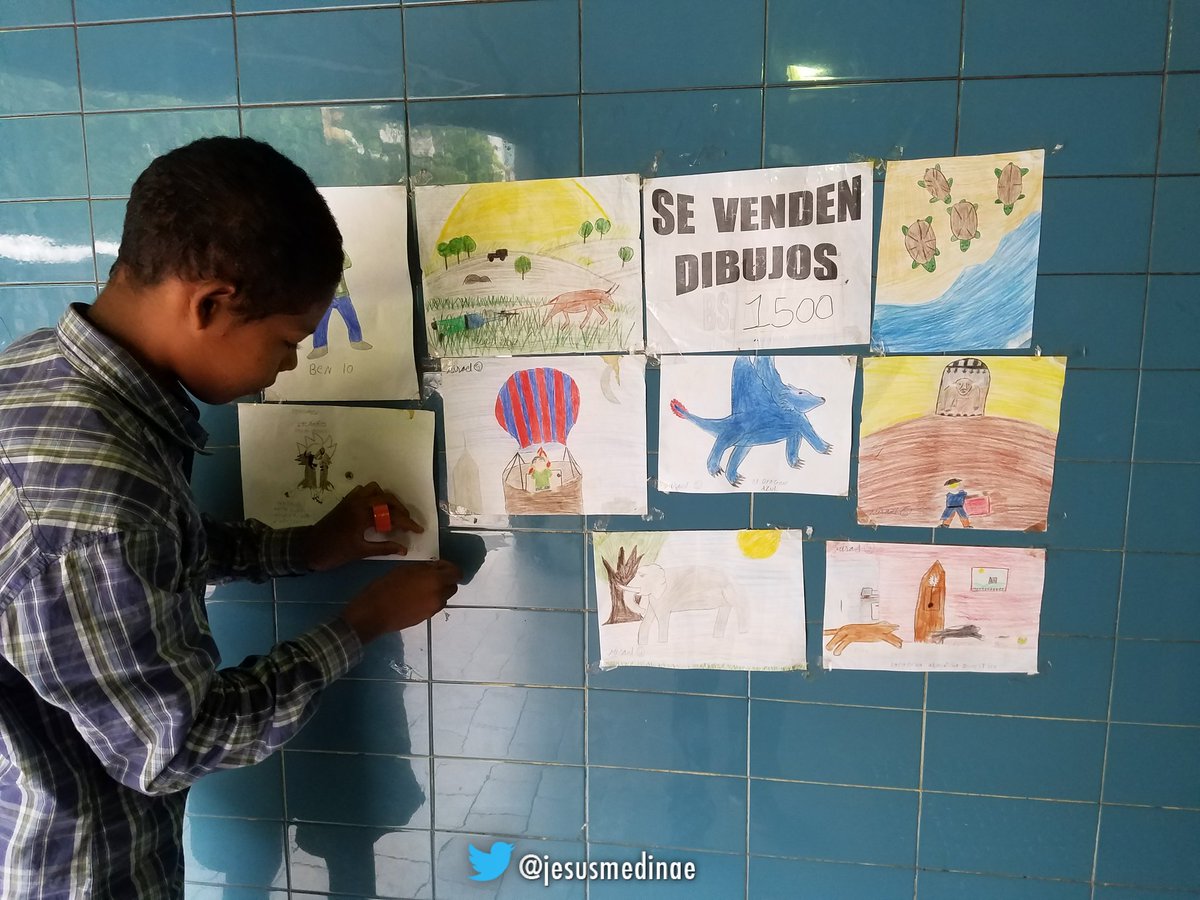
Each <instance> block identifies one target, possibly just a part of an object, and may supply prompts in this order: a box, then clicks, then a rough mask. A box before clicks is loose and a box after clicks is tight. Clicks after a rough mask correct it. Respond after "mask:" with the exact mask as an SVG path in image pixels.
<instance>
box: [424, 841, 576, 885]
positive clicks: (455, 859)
mask: <svg viewBox="0 0 1200 900" xmlns="http://www.w3.org/2000/svg"><path fill="white" fill-rule="evenodd" d="M496 840H497V838H496V836H495V835H493V834H487V833H484V834H448V833H443V832H440V831H435V832H434V834H433V841H434V848H435V849H434V869H435V877H436V880H437V893H438V896H439V897H472V898H474V897H479V898H483V900H493V898H495V900H499V898H516V897H520V896H521V894H522V892H523V891H524V892H528V891H529V890H530V888H529V887H528V886H527V884H526V882H524V881H523V880H522V879H521V876H520V875H519V874H517V873H516V871H515V869H516V865H515V864H514V865H510V867H509V871H508V872H507V873H505V875H504V876H503V877H501V878H497V879H496V880H495V881H472V880H471V875H472V874H474V870H473V869H472V868H471V865H470V863H469V862H468V859H469V853H470V850H469V848H470V847H471V846H474V847H476V848H477V849H480V850H483V851H485V852H486V851H488V850H490V849H491V847H492V845H493V844H494V843H495V842H496ZM507 843H514V844H515V846H516V849H514V850H513V856H514V857H516V858H518V859H519V858H520V857H521V856H524V855H525V854H526V853H534V854H536V855H538V856H549V857H550V859H551V860H559V861H562V862H579V861H582V860H583V859H584V858H585V855H586V854H585V850H584V845H583V843H582V842H568V841H547V840H539V839H537V838H533V837H524V836H523V837H522V838H521V839H520V840H519V841H507ZM537 890H538V892H539V896H544V897H546V898H549V900H583V896H584V885H583V884H582V883H580V882H577V881H575V882H568V881H559V882H553V881H552V882H550V887H548V888H546V887H538V888H537Z"/></svg>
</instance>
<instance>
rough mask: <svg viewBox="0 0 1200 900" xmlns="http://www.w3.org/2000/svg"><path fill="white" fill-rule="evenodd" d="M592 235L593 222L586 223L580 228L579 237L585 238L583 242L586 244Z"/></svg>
mask: <svg viewBox="0 0 1200 900" xmlns="http://www.w3.org/2000/svg"><path fill="white" fill-rule="evenodd" d="M591 233H592V223H591V222H584V223H583V224H582V225H580V226H579V236H580V237H582V238H583V242H584V243H585V244H586V243H587V239H588V237H589V235H591Z"/></svg>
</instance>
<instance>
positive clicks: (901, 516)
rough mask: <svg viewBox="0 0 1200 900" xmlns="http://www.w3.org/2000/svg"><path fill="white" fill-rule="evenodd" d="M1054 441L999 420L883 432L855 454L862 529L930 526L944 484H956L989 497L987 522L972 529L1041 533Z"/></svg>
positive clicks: (937, 422) (926, 423)
mask: <svg viewBox="0 0 1200 900" xmlns="http://www.w3.org/2000/svg"><path fill="white" fill-rule="evenodd" d="M1055 440H1056V435H1055V434H1053V433H1051V432H1049V431H1046V429H1044V428H1041V427H1040V426H1037V425H1034V424H1032V423H1030V422H1024V421H1020V420H1018V419H1005V418H1001V417H999V416H980V417H977V418H964V419H954V418H948V417H946V416H926V417H925V418H922V419H915V420H913V421H910V422H901V423H900V424H898V425H892V426H890V427H888V428H884V429H883V430H881V431H877V432H875V433H874V434H872V435H870V436H868V437H866V438H864V439H863V441H862V446H861V447H860V448H859V476H858V515H859V521H860V522H861V523H863V524H869V523H871V522H874V523H875V524H877V525H915V524H917V523H918V522H921V521H927V522H928V523H929V525H930V526H931V527H932V526H935V525H937V524H938V522H939V521H940V520H941V515H942V509H943V508H944V502H945V497H946V488H945V486H944V485H945V481H946V479H948V478H951V477H954V478H961V479H962V480H963V482H964V483H963V487H965V488H966V489H967V491H968V492H969V493H970V494H972V495H975V494H981V493H983V492H984V491H990V492H991V498H992V514H991V515H989V516H976V517H975V519H974V520H973V521H972V522H971V524H972V525H974V526H975V527H976V528H987V529H1015V530H1018V531H1026V530H1030V529H1036V530H1044V529H1045V523H1046V513H1047V509H1048V507H1049V503H1050V485H1051V482H1052V480H1053V475H1054V444H1055ZM952 527H954V528H959V527H960V524H959V523H958V522H955V523H954V525H953V526H952Z"/></svg>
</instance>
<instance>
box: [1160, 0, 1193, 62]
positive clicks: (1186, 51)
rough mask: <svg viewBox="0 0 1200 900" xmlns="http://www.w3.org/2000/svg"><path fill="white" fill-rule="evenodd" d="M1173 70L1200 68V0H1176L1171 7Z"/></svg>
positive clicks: (1171, 60) (1171, 59) (1170, 56)
mask: <svg viewBox="0 0 1200 900" xmlns="http://www.w3.org/2000/svg"><path fill="white" fill-rule="evenodd" d="M1167 67H1168V68H1170V69H1171V70H1178V69H1200V0H1175V3H1174V4H1173V5H1172V7H1171V50H1170V54H1169V57H1168V63H1167Z"/></svg>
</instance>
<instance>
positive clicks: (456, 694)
mask: <svg viewBox="0 0 1200 900" xmlns="http://www.w3.org/2000/svg"><path fill="white" fill-rule="evenodd" d="M593 696H594V695H593ZM433 713H434V715H433V723H434V728H433V752H434V753H436V754H437V755H438V756H473V757H484V758H487V759H511V760H528V761H530V762H551V763H569V764H574V765H583V692H582V691H578V690H565V689H562V688H519V687H500V686H498V685H474V684H435V685H434V686H433Z"/></svg>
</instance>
